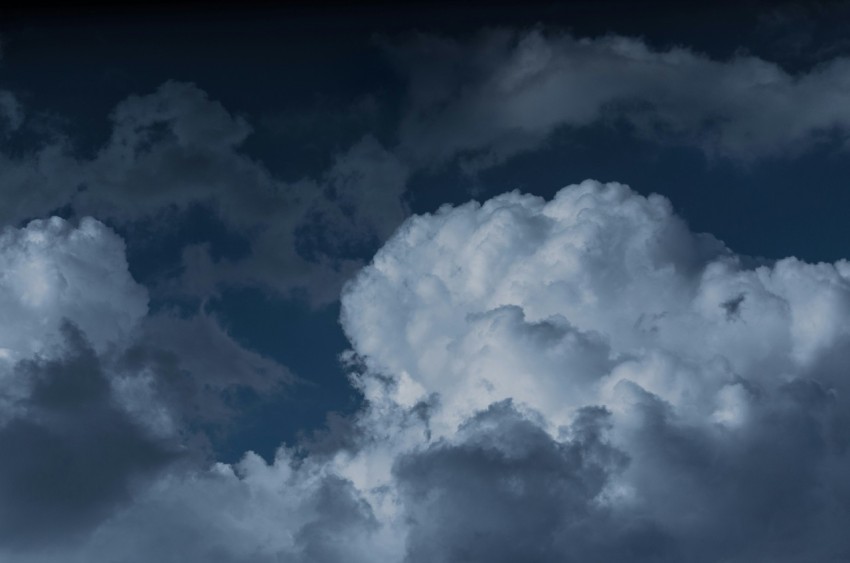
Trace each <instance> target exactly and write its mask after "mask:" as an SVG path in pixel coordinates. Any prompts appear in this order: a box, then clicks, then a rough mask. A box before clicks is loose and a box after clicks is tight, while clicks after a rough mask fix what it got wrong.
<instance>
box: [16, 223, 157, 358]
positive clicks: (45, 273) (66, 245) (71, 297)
mask: <svg viewBox="0 0 850 563" xmlns="http://www.w3.org/2000/svg"><path fill="white" fill-rule="evenodd" d="M0 308H2V310H3V312H4V316H5V317H6V319H7V322H4V323H3V324H2V326H0V331H2V332H0V347H2V348H4V349H6V350H8V351H9V354H11V356H12V357H13V358H26V357H28V356H30V355H33V354H37V353H40V352H42V350H43V348H44V347H45V346H46V345H49V344H50V343H53V344H55V343H57V341H56V339H57V338H58V333H59V327H60V325H61V324H62V323H63V322H64V321H65V320H68V321H70V322H72V323H74V324H75V325H77V326H79V327H80V329H81V330H82V331H83V332H84V333H85V334H86V336H87V338H88V339H89V340H90V342H91V344H92V345H93V346H94V347H95V348H96V349H97V350H99V351H103V350H104V349H105V348H106V347H107V346H108V345H109V344H110V343H115V342H116V341H117V340H119V339H120V338H121V337H122V336H124V335H126V334H127V333H128V332H129V331H130V330H132V328H133V327H134V326H135V325H136V323H137V322H138V321H139V320H140V319H141V318H142V317H143V316H144V315H145V314H147V308H148V296H147V291H146V290H145V289H144V288H143V287H142V286H141V285H139V284H137V283H136V282H135V281H134V280H133V278H132V277H131V276H130V273H129V271H128V269H127V260H126V258H125V257H124V241H122V240H121V238H120V237H118V236H117V235H116V234H115V233H113V232H112V231H111V230H110V229H108V228H107V227H105V226H104V225H103V224H102V223H100V222H99V221H96V220H95V219H91V218H86V219H83V220H82V221H80V223H79V226H77V227H75V226H73V225H72V224H70V223H68V222H67V221H65V220H63V219H60V218H59V217H53V218H52V219H49V220H36V221H32V222H31V223H29V224H28V225H27V226H26V227H24V228H22V229H13V228H7V229H6V230H5V231H4V232H3V233H2V234H0Z"/></svg>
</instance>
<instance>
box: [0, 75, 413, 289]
mask: <svg viewBox="0 0 850 563" xmlns="http://www.w3.org/2000/svg"><path fill="white" fill-rule="evenodd" d="M25 110H26V108H22V107H21V105H20V104H19V103H18V102H17V100H16V99H15V98H14V96H12V95H11V94H9V93H6V92H3V93H0V124H2V126H3V127H4V128H5V129H8V130H9V132H8V133H9V135H12V134H13V133H16V132H20V131H24V132H25V133H26V134H28V135H30V136H35V137H37V138H38V141H37V142H35V143H34V144H33V146H31V147H30V146H29V145H24V146H26V147H27V148H26V149H23V150H22V149H20V148H18V147H17V146H16V145H15V142H16V138H15V137H12V140H11V141H9V142H7V146H6V147H4V148H5V150H3V151H2V152H0V165H2V166H0V180H2V188H0V195H2V196H3V199H4V203H5V205H4V207H3V210H2V211H0V222H2V223H3V224H6V225H19V224H20V223H21V222H25V221H27V220H29V219H32V218H35V217H43V216H46V215H49V214H53V213H55V212H56V210H58V209H61V208H65V209H67V210H69V211H70V212H73V214H74V215H75V216H77V217H82V216H88V215H91V216H95V217H98V218H99V219H101V220H104V221H108V222H110V224H113V225H117V226H122V227H126V228H132V227H133V226H134V225H138V224H140V223H143V222H148V223H153V224H156V223H157V222H167V221H172V222H173V221H175V220H180V219H181V217H182V216H181V213H186V212H187V210H189V209H191V208H193V207H198V206H200V207H201V208H202V209H203V210H204V213H205V214H207V215H211V216H214V217H216V218H217V219H218V220H219V221H221V222H222V224H223V228H224V229H226V230H228V231H229V232H230V233H233V234H235V235H237V236H241V237H244V238H245V239H246V240H247V241H248V245H247V248H248V249H247V255H246V256H240V257H215V258H213V257H212V256H210V253H209V248H207V247H205V246H203V245H196V246H193V247H190V248H187V249H186V250H187V251H188V252H189V253H190V255H189V256H187V258H186V259H184V261H183V263H182V271H183V274H182V275H181V276H178V277H177V278H176V279H172V280H157V281H158V282H159V283H160V284H164V285H167V286H168V288H169V291H170V293H171V294H172V295H173V294H174V292H177V293H178V294H179V293H182V294H189V295H190V296H192V297H200V298H205V297H208V296H209V295H211V294H213V293H215V292H216V291H217V290H218V289H219V288H220V287H221V286H234V285H236V286H245V285H247V286H259V287H262V288H264V289H270V290H272V291H274V292H278V293H281V294H283V295H288V294H290V293H291V292H293V291H300V292H302V293H304V294H306V295H307V297H309V298H310V299H311V301H313V302H314V303H317V304H325V303H328V302H331V301H334V300H335V299H336V298H337V297H338V293H339V289H340V287H341V286H342V283H343V282H344V281H345V280H346V279H348V277H350V275H351V274H352V273H353V272H354V271H356V269H357V268H359V267H361V266H362V265H363V256H364V255H368V254H369V253H371V252H372V251H373V249H374V248H377V246H378V245H379V244H380V242H382V241H383V240H385V238H386V237H387V236H389V234H390V233H391V232H392V230H393V229H394V228H395V227H396V226H397V225H398V224H400V223H401V221H403V220H404V218H405V217H406V216H407V214H408V210H407V207H406V205H405V204H404V203H403V201H402V200H401V196H402V194H403V192H404V190H405V188H406V183H407V178H408V175H409V172H408V170H407V167H406V166H405V165H404V164H403V163H402V162H401V160H400V159H398V158H397V157H396V156H395V155H393V154H392V153H391V152H390V151H388V150H387V149H386V148H384V147H383V146H382V145H381V144H380V143H379V142H378V141H377V140H376V139H375V138H374V137H372V136H369V135H365V136H363V137H362V138H360V139H359V140H358V141H357V142H355V143H354V144H353V145H352V146H351V147H349V148H348V149H346V150H344V151H342V152H340V153H339V154H337V155H336V157H335V158H334V159H333V163H332V165H331V166H330V167H329V168H328V170H326V171H325V172H323V173H321V174H318V175H316V177H309V176H307V177H304V178H302V179H300V180H297V181H293V182H286V181H283V180H281V179H279V178H277V177H276V176H275V175H274V174H272V173H271V172H270V171H269V169H268V168H267V167H266V166H265V165H264V164H263V163H262V162H261V161H260V160H258V159H255V158H252V157H251V156H250V155H249V154H247V152H246V151H245V150H244V146H243V145H244V144H245V141H246V139H247V138H248V137H249V135H250V134H251V133H252V127H251V125H250V124H249V123H248V121H247V119H246V118H245V117H243V116H239V115H235V114H233V113H232V112H230V111H228V110H227V109H226V108H225V107H224V106H223V105H222V104H221V103H219V102H218V101H216V100H213V99H211V98H210V97H209V96H208V94H207V93H206V92H204V91H203V90H201V89H200V88H198V87H197V86H196V85H194V84H191V83H186V82H177V81H168V82H165V83H164V84H162V85H161V86H160V87H159V88H157V89H156V90H155V91H154V92H152V93H148V94H145V95H131V96H129V97H128V98H127V99H125V100H123V101H122V102H120V103H119V104H118V105H117V106H116V107H115V109H114V110H113V111H112V113H111V114H110V116H109V120H110V124H111V131H110V134H109V137H108V139H107V140H106V141H105V142H104V143H103V144H102V145H101V146H99V147H94V149H93V151H91V152H92V154H91V156H85V155H80V151H79V148H78V147H75V144H74V139H73V137H72V136H69V135H68V134H66V133H64V132H61V131H57V130H55V128H54V129H52V130H49V131H47V132H45V131H43V130H41V129H38V130H36V129H37V128H36V127H35V126H34V125H32V123H31V122H33V121H35V120H34V119H31V118H30V116H28V115H27V113H26V111H25ZM6 140H7V141H8V139H6ZM317 233H321V235H320V236H319V235H317ZM364 248H365V249H366V250H365V251H364ZM166 281H168V283H167V284H165V283H164V282H166ZM157 289H158V288H157ZM197 292H200V294H198V293H197Z"/></svg>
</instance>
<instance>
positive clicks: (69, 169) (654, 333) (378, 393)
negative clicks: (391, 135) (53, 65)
mask: <svg viewBox="0 0 850 563" xmlns="http://www.w3.org/2000/svg"><path fill="white" fill-rule="evenodd" d="M381 49H382V50H383V52H384V55H385V56H386V57H387V60H388V61H389V63H390V64H394V65H396V67H397V69H398V72H399V75H400V77H401V78H402V80H403V82H404V83H405V84H406V85H407V86H406V88H407V90H406V92H407V94H406V97H405V99H404V102H403V104H402V106H403V117H402V119H401V120H400V122H399V124H398V129H397V134H396V135H395V141H394V142H390V141H388V140H387V139H384V138H381V136H379V135H373V134H371V133H368V134H364V135H363V136H361V137H359V138H358V139H357V140H356V141H355V142H354V143H353V144H352V145H351V146H350V147H348V148H346V149H344V150H343V151H341V152H340V153H339V154H337V155H336V156H334V157H333V158H332V159H331V164H330V166H329V167H328V169H327V170H325V171H323V172H321V173H317V174H314V175H310V176H307V177H304V178H302V179H300V180H297V181H284V180H281V179H280V178H278V177H277V175H276V174H275V173H274V172H272V171H271V170H270V168H269V167H268V166H267V165H266V164H264V162H263V161H261V160H260V159H259V158H255V157H253V156H251V155H250V151H248V150H247V149H246V148H245V145H246V142H247V140H248V139H249V138H250V135H251V134H252V131H253V127H254V125H252V124H251V123H250V121H249V119H248V118H246V117H244V116H240V115H236V114H234V113H232V112H230V111H229V110H228V109H227V108H226V107H225V106H224V105H223V104H221V103H220V102H218V101H216V100H213V99H211V98H210V96H209V95H208V94H207V93H205V92H204V91H203V90H202V89H201V88H199V87H198V86H196V85H194V84H191V83H187V82H180V81H169V82H166V83H165V84H163V85H162V86H160V87H159V88H158V89H156V91H154V92H148V93H140V94H138V95H133V96H130V97H129V98H127V99H126V100H124V101H123V102H121V103H120V104H118V105H117V106H116V107H115V109H114V111H113V112H112V113H111V115H110V120H111V121H110V123H111V131H110V133H109V135H108V137H107V139H106V140H105V142H104V143H103V144H102V145H99V146H98V147H96V148H95V150H93V151H92V152H91V153H90V154H88V155H85V154H81V152H80V151H78V150H76V149H75V147H74V142H73V139H72V138H71V136H70V134H67V133H65V132H63V131H61V129H56V128H48V130H47V131H45V130H43V129H39V130H38V131H36V133H38V134H37V135H36V137H37V139H38V142H36V143H34V144H33V146H32V147H28V148H26V147H25V148H23V149H22V148H21V147H22V146H24V145H25V143H24V141H23V140H20V139H18V141H9V139H15V138H16V137H15V136H16V135H30V134H35V133H34V132H33V128H36V129H37V127H36V125H37V123H38V120H37V119H36V118H35V117H33V114H32V113H29V111H30V110H29V109H28V108H27V107H26V104H24V103H22V102H20V101H19V99H18V97H17V96H16V95H15V94H14V93H13V92H8V91H4V92H3V94H2V96H0V116H2V118H3V119H2V121H0V123H2V126H3V127H4V129H3V134H4V135H6V136H7V142H6V150H5V152H3V154H2V155H0V175H1V176H0V197H2V199H3V207H2V210H0V217H2V221H3V225H4V230H3V233H2V234H0V310H2V314H3V322H2V325H0V559H2V560H8V561H14V562H22V563H30V562H32V563H39V562H45V563H46V562H54V561H62V562H69V563H74V562H79V563H83V562H85V563H92V562H95V563H98V562H104V563H105V562H126V563H130V562H143V561H144V562H147V561H163V562H169V561H174V562H177V561H180V562H187V561H189V562H195V561H197V562H201V561H204V562H207V561H221V562H234V563H235V562H248V561H251V562H265V561H268V562H284V561H285V562H289V561H291V562H311V563H317V562H323V561H327V562H336V561H346V562H357V561H363V562H367V561H368V562H374V561H387V562H396V561H397V562H402V561H407V562H411V563H419V562H447V563H448V562H461V561H471V562H472V561H475V562H479V561H480V562H484V561H487V562H501V561H504V562H516V561H527V562H550V561H551V562H555V561H558V562H564V561H576V562H588V561H600V562H602V561H605V562H608V561H635V562H671V563H672V562H706V563H708V562H717V561H724V562H729V563H738V562H740V563H745V562H746V563H752V562H760V561H764V562H789V563H791V562H802V561H823V562H827V561H836V562H838V561H847V560H850V542H848V540H847V539H846V530H847V529H848V528H850V484H849V483H850V482H848V480H847V478H846V476H847V475H848V473H849V472H850V403H848V398H847V397H848V395H849V394H850V380H848V378H847V369H846V367H847V365H848V362H850V356H848V354H850V352H848V350H850V330H848V326H850V325H848V323H847V319H848V318H850V263H848V262H847V261H845V260H839V261H836V262H834V263H818V264H810V263H806V262H804V261H802V260H798V259H796V258H786V259H783V260H778V261H767V260H754V259H752V258H749V257H746V256H742V255H739V254H736V252H735V251H734V249H730V248H728V247H727V246H726V245H725V244H724V243H723V242H722V241H720V240H718V239H717V238H715V237H714V236H712V235H711V234H705V233H694V232H692V231H691V229H690V228H689V227H688V225H687V223H686V222H685V221H684V220H683V219H682V218H681V217H679V216H678V215H677V214H676V213H675V212H674V210H673V207H672V204H671V203H670V201H668V200H667V199H666V198H664V197H662V196H659V195H655V194H653V195H649V196H643V195H640V194H638V193H636V192H634V191H632V190H631V189H630V188H629V187H627V186H625V185H623V184H618V183H614V182H612V183H602V182H597V181H594V180H587V181H585V182H582V183H580V184H575V185H570V186H567V187H565V188H563V189H561V190H560V191H558V192H557V194H556V195H555V196H554V197H552V198H548V199H546V198H541V197H537V196H534V195H530V194H523V193H520V192H518V191H514V192H510V193H505V194H502V195H499V196H496V197H492V198H490V199H487V200H486V201H484V202H482V203H478V202H469V203H465V204H461V205H454V206H450V205H446V206H443V207H441V208H440V209H439V210H437V211H435V212H433V213H423V214H418V215H413V216H409V215H410V204H409V201H408V197H409V195H410V193H409V191H410V189H411V187H410V186H411V185H412V184H411V182H412V179H413V178H414V177H415V176H416V175H417V174H429V173H434V171H435V170H440V169H441V167H448V166H451V165H458V166H459V167H460V168H461V169H462V171H463V173H464V174H468V175H475V174H478V173H480V172H481V171H483V170H486V169H489V168H492V167H495V166H499V165H501V164H503V163H504V162H507V161H509V160H510V159H511V158H513V157H514V156H516V155H518V154H523V153H527V152H530V151H534V150H537V149H538V148H540V147H541V146H544V145H545V144H546V143H547V142H548V139H549V138H550V137H551V136H552V135H553V134H554V133H555V132H556V131H558V130H563V129H564V128H567V129H570V128H573V129H581V128H586V127H591V126H600V125H602V126H605V125H606V124H610V123H612V122H617V123H621V124H622V123H625V124H626V125H627V126H628V131H629V134H630V135H634V136H636V137H639V138H641V139H643V140H645V141H648V142H651V143H658V144H680V145H686V146H689V147H692V148H696V149H698V150H699V151H702V152H704V153H705V154H706V155H707V157H708V158H712V159H729V160H733V161H735V162H739V163H745V164H749V163H752V162H754V161H758V160H764V159H768V160H769V159H778V158H794V157H797V156H799V155H801V154H805V153H806V152H807V151H812V150H830V151H836V152H838V153H841V151H843V150H845V148H846V147H845V145H846V141H847V136H848V131H850V113H848V112H847V109H846V108H847V107H848V106H847V104H846V103H843V100H844V99H845V98H846V96H847V95H848V93H850V81H848V68H850V67H848V62H847V60H846V59H845V58H842V57H841V56H836V57H833V58H831V59H829V60H826V61H824V62H822V63H820V64H818V65H816V66H814V67H812V68H810V69H808V70H806V71H804V72H800V73H791V72H789V71H786V70H784V69H783V68H781V67H780V66H778V65H776V64H773V63H771V62H769V61H766V60H763V59H761V58H758V57H755V56H751V55H744V54H742V55H739V56H735V57H733V58H731V59H728V60H717V59H713V58H711V57H709V56H708V55H704V54H701V53H698V52H696V51H694V50H691V49H688V48H685V47H676V48H670V49H657V48H653V47H651V46H650V45H648V44H647V43H646V42H644V41H642V40H638V39H634V38H626V37H620V36H613V35H608V36H604V37H595V38H581V37H577V36H573V35H570V34H566V33H563V32H552V31H551V30H543V29H542V28H537V29H532V30H530V31H529V30H526V31H522V32H519V31H504V30H502V31H487V32H482V33H480V34H477V35H475V36H474V37H471V38H469V37H468V38H466V39H453V38H448V37H438V36H435V35H418V36H415V37H406V38H404V40H403V41H388V42H383V43H382V44H381ZM21 138H23V137H21ZM15 143H20V144H19V145H16V144H15ZM615 173H616V171H612V174H615ZM192 209H195V210H197V209H201V210H203V213H204V214H207V215H209V216H212V217H214V218H215V221H216V222H217V223H216V224H217V228H218V229H220V230H222V231H224V232H226V233H227V235H228V236H232V237H234V238H236V239H239V240H240V241H241V244H242V245H243V246H244V248H243V250H242V251H240V252H234V253H231V254H229V255H228V254H226V253H225V254H221V255H216V253H215V252H213V250H212V247H213V246H214V245H213V244H212V243H211V242H209V241H201V242H197V241H195V242H191V243H188V244H186V245H184V247H183V248H181V249H180V252H178V253H176V254H175V255H176V256H177V258H176V259H175V264H174V267H169V268H165V269H164V270H163V271H160V272H159V273H157V274H156V275H151V276H150V277H149V278H148V279H145V280H144V282H145V285H142V284H141V283H140V281H141V280H136V279H134V277H133V275H132V274H131V269H132V266H133V265H132V264H128V260H127V252H128V250H127V248H128V247H127V246H126V245H133V244H136V243H134V241H133V240H132V238H133V236H134V233H136V234H138V233H142V232H145V229H151V230H153V231H163V232H164V231H167V230H168V229H169V228H172V225H171V222H173V221H178V220H181V217H182V218H184V219H185V216H186V215H185V214H187V213H191V212H192V211H191V210H192ZM54 213H58V214H60V215H63V216H65V217H66V219H61V218H59V217H53V218H49V216H50V215H51V214H54ZM122 234H123V235H124V237H126V239H127V240H126V243H125V240H124V238H123V237H122ZM125 244H126V245H125ZM378 247H380V249H379V250H377V252H376V253H374V257H373V258H371V259H366V257H365V256H364V255H365V254H372V252H373V249H376V248H378ZM233 287H243V288H244V287H254V288H261V289H262V290H263V291H265V292H268V293H269V294H275V295H278V296H292V295H293V294H295V295H300V296H302V297H306V299H307V300H308V301H309V302H310V303H311V304H312V305H313V306H315V307H321V306H323V304H327V303H329V302H333V301H335V300H336V299H337V298H339V300H340V307H341V324H342V327H343V329H344V331H345V335H346V337H347V338H348V340H349V342H350V346H351V350H349V351H348V352H346V353H345V354H344V355H343V357H342V358H340V361H341V362H342V363H343V364H344V366H345V369H346V370H347V373H348V377H349V380H350V384H351V385H352V386H353V388H355V389H356V390H357V391H358V392H359V393H360V394H361V395H362V404H361V406H360V407H359V408H358V409H357V410H356V411H355V412H353V413H351V414H347V415H339V416H336V417H332V418H331V419H330V420H329V423H328V425H327V428H326V429H324V430H322V431H318V432H314V433H312V434H310V435H308V436H304V437H303V438H302V439H301V440H300V441H299V442H298V443H295V444H288V445H286V444H285V445H282V446H281V448H280V449H279V450H278V451H277V453H276V455H275V458H274V459H273V460H265V459H263V458H261V457H260V456H258V455H257V454H255V453H253V452H247V453H246V454H245V455H244V457H243V458H242V459H241V460H240V461H239V462H237V463H232V464H229V463H222V462H217V461H216V460H215V452H214V449H213V448H212V447H211V445H210V435H211V433H214V432H216V431H221V429H222V428H226V427H227V425H228V423H229V421H231V420H232V419H233V418H235V417H238V415H239V409H240V408H241V407H242V406H244V395H245V394H248V395H250V396H259V397H262V396H265V395H269V394H274V393H279V392H286V391H287V390H291V389H292V388H294V387H297V386H299V385H307V384H309V382H305V381H304V380H303V378H302V377H301V376H300V375H295V374H293V373H291V372H290V370H288V369H287V368H285V367H284V366H282V365H280V364H279V363H278V362H276V361H274V360H273V359H271V358H269V357H266V356H264V355H262V354H260V353H258V352H256V351H254V350H252V349H250V347H249V346H247V345H246V344H245V343H244V342H238V341H237V340H236V339H235V338H234V337H233V336H232V335H231V334H230V333H229V331H228V329H227V326H226V323H224V322H222V321H221V319H220V318H218V317H217V316H216V315H215V313H214V312H211V311H210V310H209V307H208V304H209V302H210V300H214V299H216V298H221V295H222V294H223V292H225V291H226V290H228V289H230V288H233ZM282 345H284V346H285V345H286V343H285V342H284V343H283V344H282Z"/></svg>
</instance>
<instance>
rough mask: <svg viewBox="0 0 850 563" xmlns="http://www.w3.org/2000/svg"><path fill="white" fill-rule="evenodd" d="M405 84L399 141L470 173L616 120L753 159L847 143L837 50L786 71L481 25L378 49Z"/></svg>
mask: <svg viewBox="0 0 850 563" xmlns="http://www.w3.org/2000/svg"><path fill="white" fill-rule="evenodd" d="M388 52H389V54H390V56H391V58H392V59H393V60H394V61H395V62H396V65H397V67H398V69H399V71H400V72H401V73H402V74H403V75H404V76H406V78H407V79H408V81H409V92H410V96H409V110H408V111H409V113H408V116H407V118H406V120H405V122H404V123H403V124H402V129H401V131H402V140H403V141H402V147H403V148H404V149H405V150H406V152H407V153H408V154H410V155H412V156H413V157H414V158H416V159H419V161H420V162H423V163H426V164H433V163H437V162H441V161H445V160H447V159H451V158H454V157H457V156H461V157H463V160H464V162H465V165H466V166H468V167H470V168H472V169H475V168H479V167H486V166H490V165H493V164H497V163H499V162H501V161H502V160H504V159H506V158H508V157H510V156H513V155H514V154H517V153H519V152H523V151H527V150H530V149H533V148H536V147H538V146H540V145H541V144H542V143H543V141H544V140H545V139H546V138H547V137H548V136H549V135H550V134H551V133H552V132H553V131H555V130H556V129H557V128H559V127H584V126H588V125H592V124H595V123H606V122H607V123H610V122H612V121H616V120H625V121H626V122H627V123H629V124H630V125H631V126H632V127H633V128H634V130H635V131H636V132H637V133H638V134H639V135H642V136H645V137H648V138H651V139H654V140H660V141H672V142H677V143H685V144H691V145H694V146H697V147H700V148H701V149H703V150H704V151H705V152H706V153H708V154H709V155H720V156H730V157H733V158H736V159H742V160H751V159H754V158H761V157H767V156H776V155H787V154H791V153H799V152H801V151H805V150H807V149H808V148H810V147H812V146H813V145H815V144H817V143H819V142H822V141H829V140H838V141H839V142H840V143H842V144H844V143H846V140H847V138H848V131H850V113H848V111H847V106H846V104H845V103H843V100H844V99H846V97H847V95H848V91H850V82H848V80H847V78H846V77H847V76H848V72H847V68H848V64H850V63H849V62H848V61H847V59H846V58H842V57H838V58H834V59H831V60H829V61H826V62H824V63H822V64H821V65H819V66H816V67H814V68H812V69H811V70H809V71H808V72H804V73H800V74H789V73H788V72H786V71H785V70H783V69H782V68H780V67H779V66H778V65H776V64H774V63H771V62H769V61H765V60H762V59H760V58H758V57H754V56H746V55H737V56H735V57H734V58H731V59H729V60H726V61H720V60H714V59H711V58H709V57H707V56H705V55H703V54H700V53H696V52H694V51H692V50H690V49H687V48H683V47H673V48H669V49H666V50H657V49H653V48H651V47H650V46H648V45H647V44H646V43H644V42H643V41H642V40H639V39H632V38H627V37H621V36H603V37H598V38H592V39H591V38H576V37H573V36H570V35H568V34H563V33H554V32H553V33H544V32H542V31H539V30H532V31H528V32H517V31H507V30H499V31H488V32H484V33H481V34H479V35H478V36H477V37H476V38H474V39H472V40H469V41H463V42H461V41H456V40H452V39H447V38H442V37H435V36H428V35H422V36H419V37H418V38H416V39H414V40H412V41H409V42H408V43H406V44H402V45H396V46H391V47H389V48H388Z"/></svg>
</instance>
